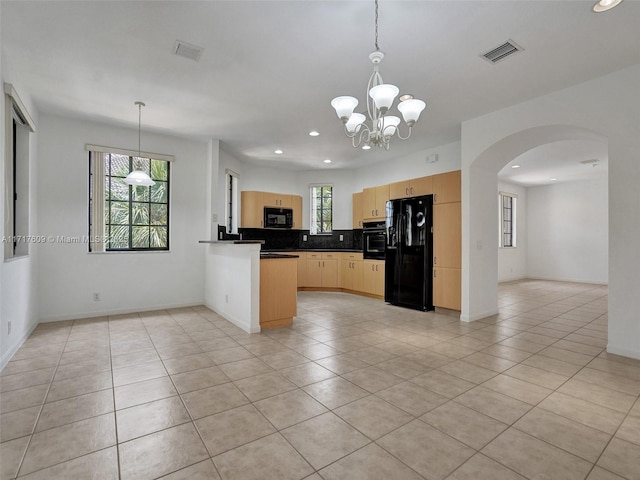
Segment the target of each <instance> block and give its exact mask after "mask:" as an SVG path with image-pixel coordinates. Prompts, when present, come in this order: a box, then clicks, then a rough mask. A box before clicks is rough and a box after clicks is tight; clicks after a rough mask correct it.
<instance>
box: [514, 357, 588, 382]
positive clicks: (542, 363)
mask: <svg viewBox="0 0 640 480" xmlns="http://www.w3.org/2000/svg"><path fill="white" fill-rule="evenodd" d="M522 363H523V364H524V365H529V366H530V367H536V368H539V369H541V370H546V371H548V372H553V373H557V374H558V375H565V376H568V377H570V376H572V375H575V374H576V373H577V372H578V371H580V369H581V368H582V367H581V366H580V365H576V364H575V363H567V362H563V361H562V360H556V359H555V358H551V357H545V356H544V355H541V354H540V353H536V354H535V355H532V356H531V357H529V358H527V359H526V360H525V361H523V362H522Z"/></svg>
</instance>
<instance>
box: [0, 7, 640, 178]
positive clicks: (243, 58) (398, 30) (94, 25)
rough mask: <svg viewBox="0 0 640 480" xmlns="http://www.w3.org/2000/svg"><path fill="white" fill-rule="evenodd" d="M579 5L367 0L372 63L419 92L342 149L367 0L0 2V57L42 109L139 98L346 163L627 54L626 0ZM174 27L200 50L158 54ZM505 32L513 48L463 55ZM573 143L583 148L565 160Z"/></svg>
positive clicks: (245, 139) (184, 131)
mask: <svg viewBox="0 0 640 480" xmlns="http://www.w3.org/2000/svg"><path fill="white" fill-rule="evenodd" d="M594 1H595V0H594ZM591 6H592V2H591V1H588V0H580V1H570V0H560V1H525V0H513V1H482V0H476V1H396V0H381V1H380V38H379V43H380V49H381V50H382V51H384V52H385V54H386V57H385V59H384V61H383V62H382V64H381V68H380V71H381V73H382V75H383V77H384V79H385V81H387V82H388V83H394V84H396V85H398V86H399V87H400V90H401V92H411V93H413V94H414V95H415V96H416V97H418V98H421V99H423V100H426V102H427V104H428V106H427V110H425V112H423V114H422V117H421V119H420V122H419V123H418V124H417V125H416V127H415V128H414V134H413V136H412V138H411V139H409V140H407V141H405V142H401V141H397V140H396V141H395V142H394V143H393V145H392V147H391V150H390V151H388V152H387V151H383V150H376V151H373V150H372V151H369V152H364V151H362V150H359V149H353V148H352V147H351V144H350V141H349V140H348V139H347V138H346V137H344V136H343V133H342V124H341V123H340V122H339V120H338V119H337V118H336V116H335V112H334V111H333V109H332V108H331V106H330V105H329V102H330V101H331V99H332V98H333V97H335V96H337V95H344V94H350V95H354V96H357V97H358V98H359V99H360V102H361V104H362V102H363V101H364V92H365V89H366V83H367V80H368V78H369V75H370V73H371V64H370V62H369V59H368V54H369V53H370V52H371V51H372V50H373V49H374V45H373V12H374V10H373V1H361V0H357V1H353V0H351V1H350V0H342V1H312V0H307V1H303V0H299V1H284V0H277V1H268V0H262V1H242V0H235V1H193V2H192V1H166V2H160V1H139V2H133V1H86V2H66V1H43V2H32V1H27V0H22V1H6V0H5V1H2V3H1V9H2V14H1V18H2V48H3V71H4V72H5V76H6V77H7V78H6V79H7V80H9V81H13V82H14V83H16V84H17V85H20V86H21V88H24V89H25V90H26V91H27V92H28V93H29V94H30V95H31V96H32V98H33V99H34V101H35V103H36V105H37V107H38V109H39V110H41V111H42V112H47V113H54V114H60V115H65V116H72V117H77V118H81V119H87V120H97V121H100V122H106V123H109V124H115V125H122V126H128V127H135V126H137V114H138V112H137V109H136V107H135V106H134V102H135V101H136V100H142V101H144V102H146V104H147V107H146V108H145V109H144V110H143V117H142V122H143V130H148V131H155V132H162V133H171V134H174V135H178V136H187V137H192V138H198V139H209V138H215V139H220V140H221V142H222V146H223V148H224V149H225V150H227V151H229V152H230V153H232V154H233V155H235V156H237V157H238V158H240V159H242V160H244V161H248V162H252V163H255V164H260V165H265V166H281V167H287V168H297V169H314V168H323V169H325V168H351V167H356V166H362V165H366V164H367V163H371V162H378V161H382V160H389V159H393V158H397V157H400V156H405V155H408V154H410V153H413V152H416V151H419V150H422V149H425V148H428V147H433V146H437V145H441V144H443V143H447V142H450V141H455V140H458V139H459V138H460V124H461V122H462V121H464V120H467V119H471V118H475V117H477V116H480V115H483V114H485V113H488V112H492V111H495V110H497V109H500V108H503V107H505V106H508V105H512V104H514V103H518V102H521V101H524V100H526V99H529V98H533V97H536V96H539V95H543V94H545V93H548V92H551V91H554V90H558V89H561V88H564V87H567V86H570V85H574V84H576V83H579V82H582V81H585V80H588V79H591V78H594V77H597V76H600V75H603V74H605V73H608V72H611V71H614V70H618V69H621V68H624V67H626V66H630V65H633V64H637V63H640V48H638V47H639V46H640V28H638V25H639V24H640V2H639V1H634V0H625V1H624V2H623V3H622V4H621V5H620V6H619V7H617V8H615V9H613V10H612V11H610V12H608V13H605V14H594V13H592V12H591ZM177 39H180V40H183V41H185V42H189V43H192V44H195V45H199V46H202V47H204V52H203V54H202V57H201V59H200V61H199V62H197V63H196V62H194V61H192V60H188V59H185V58H181V57H178V56H175V55H173V54H172V48H173V46H174V42H175V41H176V40H177ZM507 39H513V40H514V41H515V42H516V43H518V44H519V45H520V46H522V47H523V48H524V52H522V53H519V54H517V55H515V56H513V57H512V58H510V59H508V60H505V61H503V62H500V63H498V64H496V65H491V64H489V63H488V62H486V61H485V60H483V59H481V58H480V57H479V54H481V53H484V52H485V51H487V50H490V49H492V48H493V47H496V46H498V45H500V44H502V43H503V42H504V41H506V40H507ZM19 93H20V92H19ZM312 129H317V130H319V131H320V133H321V135H320V136H319V137H315V138H313V137H310V136H308V132H309V131H310V130H312ZM143 147H144V135H143ZM276 148H282V149H283V150H284V151H285V153H284V155H281V156H277V155H275V154H274V153H273V151H274V149H276ZM560 150H561V152H562V154H563V155H565V154H566V150H563V149H560ZM578 152H579V153H580V154H583V153H584V154H585V155H586V156H587V157H594V156H596V153H593V154H591V153H589V154H587V153H585V152H582V151H576V152H574V154H573V156H574V157H575V158H573V157H571V158H570V161H571V162H574V161H575V160H576V159H577V158H578V156H579V155H578ZM529 153H530V154H531V155H533V152H529ZM543 153H544V155H543V157H545V158H546V159H547V160H549V157H550V156H553V155H555V154H554V149H552V148H551V149H550V150H547V151H544V152H543ZM598 154H601V152H599V153H598ZM527 155H529V154H527ZM525 156H526V155H525ZM565 156H570V155H565ZM325 158H330V159H332V160H333V163H332V164H331V165H330V166H327V165H325V164H323V163H322V160H324V159H325ZM563 158H564V157H563ZM580 158H582V157H580ZM525 160H526V159H522V160H521V162H522V163H523V164H524V163H525ZM584 168H590V169H591V170H596V169H595V168H592V167H584ZM520 170H521V171H522V172H518V174H521V173H523V172H524V171H525V169H524V168H522V169H520ZM547 176H548V175H547ZM510 178H511V179H512V180H513V181H521V180H518V178H515V177H510Z"/></svg>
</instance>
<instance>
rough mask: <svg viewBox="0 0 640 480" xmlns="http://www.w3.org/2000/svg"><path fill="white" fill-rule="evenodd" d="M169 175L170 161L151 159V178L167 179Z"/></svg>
mask: <svg viewBox="0 0 640 480" xmlns="http://www.w3.org/2000/svg"><path fill="white" fill-rule="evenodd" d="M168 177H169V162H165V161H162V160H153V159H152V160H151V178H152V179H153V180H167V179H168Z"/></svg>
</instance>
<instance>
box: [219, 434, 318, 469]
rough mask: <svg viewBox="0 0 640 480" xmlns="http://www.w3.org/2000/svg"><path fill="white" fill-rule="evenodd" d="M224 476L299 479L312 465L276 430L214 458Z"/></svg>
mask: <svg viewBox="0 0 640 480" xmlns="http://www.w3.org/2000/svg"><path fill="white" fill-rule="evenodd" d="M213 461H214V463H215V464H216V467H217V468H218V470H219V471H220V473H221V474H222V477H223V478H224V479H233V480H264V479H267V478H273V479H278V480H298V479H301V478H305V477H307V475H309V474H312V473H313V468H312V467H311V466H310V465H309V464H308V463H307V462H306V461H305V460H304V458H302V457H301V456H300V454H299V453H298V452H296V451H295V450H294V449H293V448H292V447H291V445H290V444H289V443H287V441H286V440H285V439H284V438H282V436H281V435H280V434H278V433H274V434H272V435H269V436H267V437H264V438H261V439H259V440H256V441H254V442H251V443H248V444H246V445H243V446H241V447H238V448H236V449H234V450H230V451H228V452H226V453H223V454H221V455H218V456H216V457H215V458H214V459H213Z"/></svg>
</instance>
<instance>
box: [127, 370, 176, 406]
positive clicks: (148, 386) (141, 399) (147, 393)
mask: <svg viewBox="0 0 640 480" xmlns="http://www.w3.org/2000/svg"><path fill="white" fill-rule="evenodd" d="M177 394H178V392H177V391H176V389H175V388H174V386H173V382H172V381H171V379H170V378H169V377H160V378H154V379H152V380H145V381H144V382H138V383H132V384H129V385H124V386H122V387H116V388H115V389H114V397H115V400H116V409H117V410H120V409H122V408H129V407H133V406H135V405H141V404H143V403H147V402H151V401H153V400H159V399H161V398H166V397H171V396H173V395H177Z"/></svg>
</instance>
